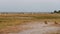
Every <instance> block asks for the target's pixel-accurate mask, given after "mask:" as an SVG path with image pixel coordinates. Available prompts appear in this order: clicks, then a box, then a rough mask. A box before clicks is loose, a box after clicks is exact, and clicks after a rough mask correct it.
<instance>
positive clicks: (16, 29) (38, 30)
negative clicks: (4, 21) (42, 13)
mask: <svg viewBox="0 0 60 34" xmlns="http://www.w3.org/2000/svg"><path fill="white" fill-rule="evenodd" d="M0 31H1V32H0V33H1V34H60V24H54V23H52V24H50V23H49V24H48V23H47V24H45V23H44V22H30V23H27V24H23V25H18V26H12V27H7V28H5V29H1V30H0Z"/></svg>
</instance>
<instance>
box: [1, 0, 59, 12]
mask: <svg viewBox="0 0 60 34" xmlns="http://www.w3.org/2000/svg"><path fill="white" fill-rule="evenodd" d="M59 9H60V0H0V12H10V11H11V12H34V11H35V12H38V11H39V12H52V11H54V10H59Z"/></svg>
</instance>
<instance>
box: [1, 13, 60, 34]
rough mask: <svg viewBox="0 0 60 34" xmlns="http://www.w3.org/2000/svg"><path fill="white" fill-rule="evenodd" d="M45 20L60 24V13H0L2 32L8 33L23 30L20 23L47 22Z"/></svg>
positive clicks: (3, 33)
mask: <svg viewBox="0 0 60 34" xmlns="http://www.w3.org/2000/svg"><path fill="white" fill-rule="evenodd" d="M45 21H47V22H50V23H52V22H57V23H58V24H60V14H56V13H54V14H50V13H47V14H46V13H42V14H40V13H36V14H35V13H32V14H31V13H25V14H18V13H16V14H0V33H1V34H7V33H9V32H18V31H21V30H22V28H23V27H22V26H21V27H19V26H20V25H24V24H25V25H26V24H27V23H30V22H32V23H35V22H45ZM59 27H60V25H59ZM19 28H20V29H19ZM25 29H28V28H25ZM34 34H35V33H34ZM51 34H54V33H51ZM55 34H56V33H55Z"/></svg>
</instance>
